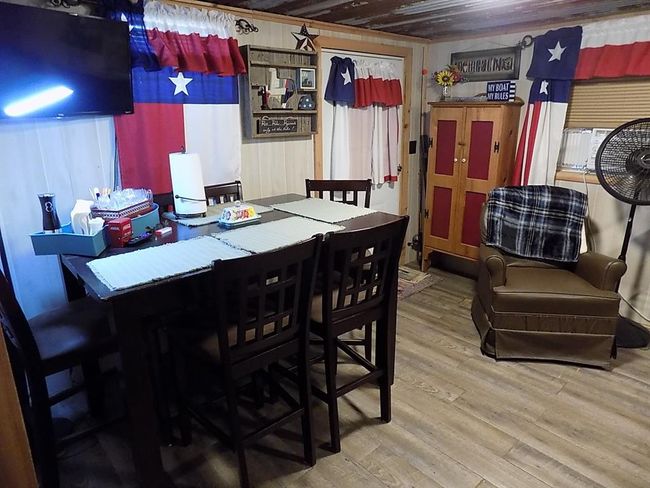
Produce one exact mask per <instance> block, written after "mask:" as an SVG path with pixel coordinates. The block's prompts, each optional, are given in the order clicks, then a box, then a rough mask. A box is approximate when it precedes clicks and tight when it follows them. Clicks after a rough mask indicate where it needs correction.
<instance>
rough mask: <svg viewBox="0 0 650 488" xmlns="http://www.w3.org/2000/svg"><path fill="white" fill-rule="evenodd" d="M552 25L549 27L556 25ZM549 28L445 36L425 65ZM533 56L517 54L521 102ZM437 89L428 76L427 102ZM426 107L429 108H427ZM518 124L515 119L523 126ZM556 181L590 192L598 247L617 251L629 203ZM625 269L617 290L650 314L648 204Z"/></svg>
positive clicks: (460, 92) (472, 86)
mask: <svg viewBox="0 0 650 488" xmlns="http://www.w3.org/2000/svg"><path fill="white" fill-rule="evenodd" d="M575 25H579V22H574V23H571V24H567V26H568V27H570V26H575ZM558 27H559V26H557V27H553V28H558ZM547 30H549V29H546V28H544V29H539V30H528V31H523V32H516V33H510V34H500V35H495V36H489V37H482V38H475V39H466V40H457V41H448V42H439V43H434V44H431V45H430V46H429V49H428V50H427V54H426V62H425V68H427V69H428V70H429V73H430V75H431V74H433V72H435V71H436V70H439V69H441V68H443V67H444V66H446V65H447V64H449V62H450V59H451V53H453V52H462V51H475V50H481V49H496V48H501V47H508V46H514V45H515V44H517V43H518V42H519V41H520V40H521V39H522V37H523V36H524V35H526V34H530V35H532V36H537V35H540V34H544V33H545V32H546V31H547ZM532 55H533V48H532V46H531V47H529V48H527V49H524V50H523V51H522V53H521V64H520V74H519V79H518V80H516V82H517V92H516V95H517V96H519V97H521V98H522V99H523V100H524V101H526V102H527V101H528V93H529V91H530V86H531V84H532V81H531V80H528V79H527V78H526V72H527V71H528V67H529V66H530V61H531V59H532ZM485 90H486V82H485V81H481V82H472V83H462V84H459V85H456V86H454V87H453V93H452V96H463V97H465V96H473V95H476V94H478V93H484V92H485ZM441 92H442V90H441V88H440V87H439V86H437V85H434V83H432V82H431V81H430V80H427V87H426V101H427V102H433V101H438V100H439V99H440V95H441ZM425 110H426V111H428V107H426V108H425ZM525 112H526V106H525V105H524V106H523V107H522V110H521V118H522V120H523V117H524V115H525ZM521 127H522V124H521V123H520V124H519V130H520V131H521ZM556 183H557V184H558V185H560V186H565V187H570V188H575V189H577V190H580V191H582V192H587V193H588V195H589V214H590V219H591V221H592V223H593V225H592V227H593V231H594V233H593V238H594V245H595V250H596V251H597V252H600V253H603V254H606V255H609V256H618V255H619V253H620V249H621V243H622V240H623V235H624V233H625V225H626V223H627V215H628V212H629V205H627V204H624V203H622V202H619V201H618V200H616V199H615V198H614V197H612V196H610V195H609V194H608V193H607V192H606V191H605V190H603V188H602V187H601V186H600V185H598V184H588V185H586V184H585V183H569V182H565V181H558V182H556ZM627 264H628V271H627V273H626V275H625V276H624V277H623V280H622V282H621V288H620V292H621V295H622V296H623V297H624V298H625V299H627V300H628V301H630V303H632V305H633V306H634V307H635V308H637V309H639V311H641V313H642V314H643V315H645V317H649V316H650V207H639V208H638V210H637V213H636V218H635V222H634V229H633V233H632V240H631V242H630V248H629V251H628V256H627ZM621 311H622V313H624V314H625V315H629V316H630V317H632V318H633V319H634V320H637V321H640V322H641V323H645V324H647V325H650V322H648V321H646V320H644V319H643V318H642V317H640V316H639V315H637V314H636V313H634V312H633V311H632V310H631V309H630V308H629V307H628V306H627V305H625V304H623V305H622V308H621Z"/></svg>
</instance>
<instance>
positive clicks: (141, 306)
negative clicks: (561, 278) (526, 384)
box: [61, 194, 398, 488]
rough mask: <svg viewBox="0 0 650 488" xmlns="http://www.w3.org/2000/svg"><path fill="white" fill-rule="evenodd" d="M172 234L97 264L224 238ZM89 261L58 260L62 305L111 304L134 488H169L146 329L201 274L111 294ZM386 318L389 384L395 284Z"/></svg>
mask: <svg viewBox="0 0 650 488" xmlns="http://www.w3.org/2000/svg"><path fill="white" fill-rule="evenodd" d="M304 198H305V197H304V196H302V195H296V194H289V195H282V196H277V197H271V198H264V199H258V200H252V201H251V203H255V204H259V205H265V206H269V205H274V204H279V203H288V202H292V201H296V200H301V199H304ZM291 216H292V215H291V214H289V213H286V212H282V211H279V210H272V211H270V212H266V213H263V214H261V217H262V219H261V222H262V223H264V222H270V221H273V220H279V219H284V218H287V217H291ZM397 218H398V217H397V216H395V215H391V214H387V213H383V212H375V213H371V214H368V215H363V216H360V217H355V218H353V219H350V220H346V221H343V222H339V223H338V225H340V226H342V227H344V228H345V229H346V230H355V229H365V228H369V227H376V226H379V225H382V224H386V223H389V222H393V221H395V220H396V219H397ZM166 225H168V226H169V227H171V228H172V232H171V233H169V234H167V235H165V236H162V237H156V238H155V239H152V240H151V241H148V242H146V243H144V244H142V245H139V246H137V247H132V248H122V249H119V248H118V249H115V248H109V249H107V250H106V251H104V253H102V254H101V255H100V256H99V258H104V257H108V256H113V255H116V254H121V253H125V252H132V251H134V250H138V249H143V248H146V247H151V246H159V245H162V244H168V243H173V242H178V241H182V240H187V239H193V238H195V237H199V236H204V235H211V234H214V233H219V232H224V231H225V230H226V229H222V228H221V227H219V226H218V225H217V224H216V223H215V224H209V225H203V226H201V227H187V226H184V225H181V224H178V223H176V222H173V221H169V222H166ZM93 259H94V258H88V257H81V256H72V255H64V256H61V263H62V265H63V266H62V268H63V275H64V280H65V286H66V291H67V294H68V299H69V300H72V299H75V298H79V297H81V296H85V295H86V293H87V294H88V295H90V296H91V297H93V298H95V299H97V300H100V301H102V302H107V303H109V304H111V306H112V311H113V320H114V326H115V332H116V334H117V337H118V342H119V351H120V356H121V362H122V369H123V373H124V380H125V384H126V395H127V398H126V402H127V409H128V419H129V421H130V433H131V450H132V455H133V462H134V464H135V470H136V475H137V478H138V481H139V482H140V485H141V486H143V487H146V488H154V487H155V488H160V487H169V486H174V484H173V482H172V481H171V478H169V476H168V475H167V474H166V473H165V470H164V468H163V464H162V459H161V455H160V434H159V431H158V421H157V415H156V405H155V397H154V388H153V384H152V380H151V377H152V376H151V365H150V362H149V361H148V360H147V355H146V351H147V348H148V338H147V334H148V332H147V331H148V330H150V329H149V327H150V325H151V323H152V322H154V321H156V320H157V319H158V318H160V317H165V316H168V315H169V314H173V313H174V312H175V311H178V310H179V309H181V308H182V307H183V305H184V304H183V300H184V297H186V296H188V295H187V293H189V292H188V290H187V289H188V285H189V284H190V283H194V284H195V283H196V280H197V278H199V279H200V276H201V275H207V273H208V270H207V269H203V270H199V271H193V272H190V273H185V274H183V275H178V276H173V277H169V278H165V279H163V280H160V281H155V282H150V283H146V284H143V285H138V286H135V287H132V288H127V289H121V290H111V289H109V288H108V287H107V286H106V285H105V284H104V283H103V282H102V281H100V280H99V279H98V278H97V277H96V276H95V274H94V273H93V272H92V271H91V269H90V268H89V267H88V266H87V263H89V262H90V261H92V260H93ZM391 285H392V286H391V288H390V289H391V313H390V317H391V320H390V323H389V351H390V354H391V359H390V361H389V365H390V366H389V376H390V378H391V383H392V379H393V374H394V357H395V333H396V322H397V321H396V316H397V279H395V283H392V284H391Z"/></svg>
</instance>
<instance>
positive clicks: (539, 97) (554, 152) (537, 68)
mask: <svg viewBox="0 0 650 488" xmlns="http://www.w3.org/2000/svg"><path fill="white" fill-rule="evenodd" d="M581 39H582V28H581V27H566V28H563V29H557V30H551V31H548V32H547V33H546V34H544V35H543V36H539V37H536V38H535V48H534V51H533V59H532V61H531V64H530V69H529V70H528V77H529V78H534V79H535V81H534V82H533V86H532V87H531V89H530V95H529V99H528V109H527V110H526V118H525V119H524V125H523V128H522V132H521V137H520V139H519V145H518V147H517V158H516V162H515V169H514V172H513V176H512V184H513V185H553V184H554V182H555V171H556V162H557V159H558V156H559V153H560V145H561V142H562V130H563V129H564V120H565V119H566V111H567V107H568V102H569V95H570V92H571V80H572V79H573V77H574V75H575V70H576V65H577V62H578V56H579V53H580V41H581Z"/></svg>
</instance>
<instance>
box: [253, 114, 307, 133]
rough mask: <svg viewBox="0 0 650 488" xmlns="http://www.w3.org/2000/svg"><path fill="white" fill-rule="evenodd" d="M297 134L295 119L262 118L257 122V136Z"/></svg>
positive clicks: (296, 121)
mask: <svg viewBox="0 0 650 488" xmlns="http://www.w3.org/2000/svg"><path fill="white" fill-rule="evenodd" d="M289 132H298V119H297V118H295V117H273V118H271V117H266V116H264V117H262V118H261V119H260V120H258V122H257V133H258V134H283V133H289Z"/></svg>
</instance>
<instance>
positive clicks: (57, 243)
mask: <svg viewBox="0 0 650 488" xmlns="http://www.w3.org/2000/svg"><path fill="white" fill-rule="evenodd" d="M30 237H31V238H32V247H33V248H34V254H36V255H37V256H42V255H48V254H77V255H79V256H89V257H96V256H99V255H100V254H101V253H102V252H103V251H104V249H106V248H107V247H108V238H107V235H106V227H104V228H103V229H102V230H101V231H100V232H98V233H97V234H95V235H94V236H89V235H84V234H75V233H74V232H72V225H71V224H67V225H64V226H63V227H61V232H60V233H56V234H52V233H45V232H35V233H34V234H31V235H30Z"/></svg>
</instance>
